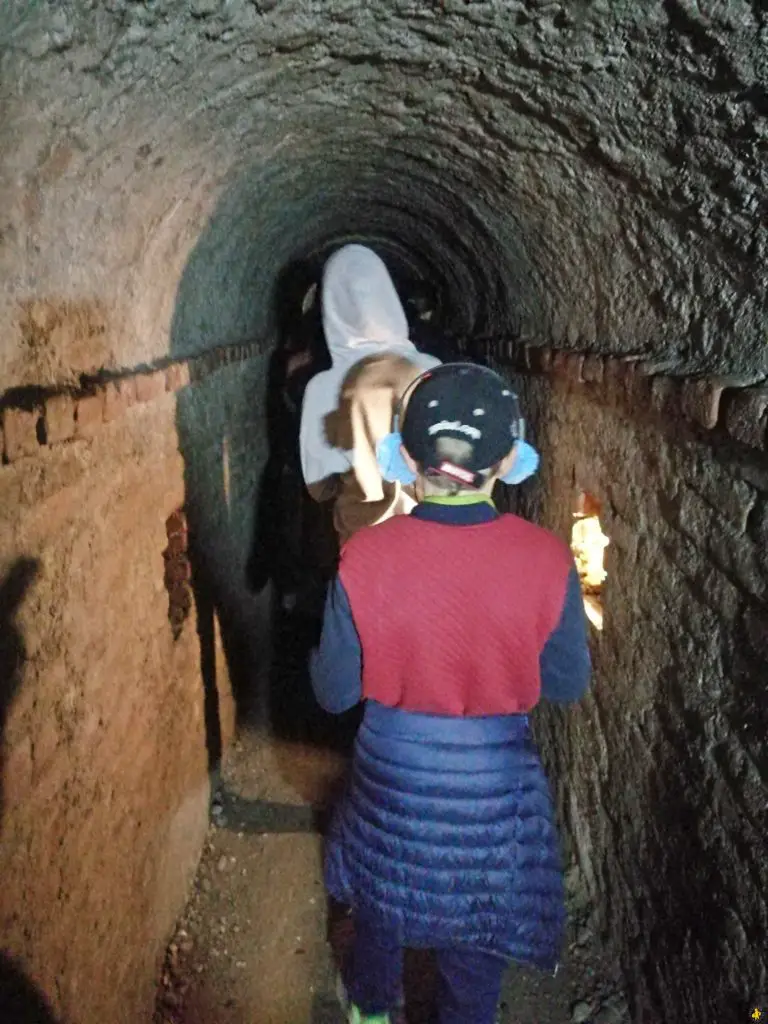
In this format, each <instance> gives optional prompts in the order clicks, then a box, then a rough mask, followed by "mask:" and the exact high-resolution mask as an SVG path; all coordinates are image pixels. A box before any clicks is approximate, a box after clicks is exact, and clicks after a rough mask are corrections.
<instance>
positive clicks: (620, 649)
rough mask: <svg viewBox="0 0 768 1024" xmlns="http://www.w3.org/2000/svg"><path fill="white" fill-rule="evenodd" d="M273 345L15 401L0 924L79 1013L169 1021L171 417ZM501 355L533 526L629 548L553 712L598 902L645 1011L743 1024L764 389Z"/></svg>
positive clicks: (174, 765)
mask: <svg viewBox="0 0 768 1024" xmlns="http://www.w3.org/2000/svg"><path fill="white" fill-rule="evenodd" d="M476 354H480V353H476ZM262 355H263V353H262V352H261V348H260V346H258V345H253V346H234V347H230V348H225V349H221V350H214V351H212V352H210V353H208V354H207V355H206V356H204V357H200V358H198V359H191V360H182V361H176V362H171V363H170V364H168V365H166V366H164V367H161V368H155V369H152V368H149V369H145V370H143V371H141V372H138V373H134V374H124V375H122V376H121V377H118V378H115V379H111V380H103V381H101V382H94V383H92V384H91V385H90V386H87V387H86V388H85V389H83V390H81V391H79V392H65V393H56V392H54V391H48V392H39V393H37V394H36V395H32V396H30V394H29V393H28V392H25V393H24V405H25V406H26V407H25V408H21V407H20V406H19V404H18V402H15V403H14V395H13V394H11V395H8V396H6V399H5V409H4V410H3V418H2V427H3V432H2V441H3V457H4V465H3V466H2V469H1V470H0V487H1V488H2V493H3V503H2V508H3V510H4V513H5V519H6V522H7V524H8V527H9V528H8V529H6V530H4V531H3V533H2V536H3V538H4V539H5V550H4V551H3V553H2V559H3V564H4V565H6V566H8V567H9V569H8V571H7V572H6V575H5V580H6V583H4V584H3V586H4V588H6V587H7V585H8V584H7V580H8V579H13V578H14V577H15V578H17V579H19V580H21V584H20V585H19V584H18V583H17V584H16V585H15V587H11V589H10V591H9V593H10V594H11V597H12V598H13V600H12V601H11V600H9V598H8V593H6V594H5V595H4V601H3V612H4V616H5V621H4V627H5V629H6V630H8V629H9V627H12V630H13V632H14V634H15V636H16V640H17V647H16V649H15V651H14V652H13V653H15V655H16V657H17V660H18V663H19V665H18V671H17V677H16V678H15V679H14V680H13V689H14V691H15V692H14V694H6V695H5V699H4V702H3V703H4V708H5V710H6V711H7V712H8V713H7V715H6V716H5V720H4V729H3V745H2V757H3V779H4V792H3V819H2V826H3V846H2V851H3V852H2V858H3V877H4V879H6V880H8V881H9V883H10V884H5V885H4V886H3V889H2V894H3V895H2V897H0V914H2V924H3V935H4V939H5V943H6V945H7V946H8V947H9V948H12V949H14V951H15V952H16V953H20V954H22V955H23V956H24V959H25V961H26V963H27V964H28V965H29V966H30V968H31V970H32V973H33V976H34V978H35V980H36V981H37V982H38V983H39V985H40V987H41V988H42V989H43V991H45V992H46V993H47V994H48V995H49V997H50V998H51V1000H52V1002H53V1004H54V1006H55V1007H56V1009H57V1010H58V1011H59V1012H61V1014H62V1016H63V1018H64V1019H74V1020H77V1019H82V1020H87V1021H90V1020H95V1019H104V1018H106V1019H110V1020H114V1021H118V1022H122V1021H125V1022H126V1024H128V1022H130V1021H135V1020H138V1019H142V1015H146V1014H147V1013H148V1008H149V1007H150V1006H151V1002H152V997H153V981H154V977H155V967H156V960H157V956H158V954H159V953H160V951H161V950H162V947H163V942H164V939H165V937H166V935H167V933H168V930H169V928H170V927H171V924H172V922H173V920H174V918H175V915H176V914H177V912H178V910H179V909H180V907H181V905H182V904H183V901H184V898H185V894H186V891H187V887H188V884H189V882H190V879H191V876H192V874H193V872H194V868H195V865H196V862H197V857H198V854H199V850H200V846H201V843H202V838H203V835H204V832H205V828H206V823H207V796H208V768H209V761H208V751H207V749H206V743H207V740H208V741H209V740H210V737H207V735H206V723H205V721H204V719H205V714H204V705H205V700H204V692H203V681H202V680H201V675H200V668H201V661H200V646H199V643H198V636H197V632H196V628H195V626H196V623H195V614H194V612H195V610H194V608H192V609H191V614H190V615H189V616H187V617H186V618H185V617H184V616H182V618H181V619H179V618H178V610H179V608H180V607H182V608H184V609H185V610H186V608H187V607H188V603H186V604H185V600H184V594H185V593H186V591H185V588H186V587H187V585H188V581H187V579H186V573H185V571H184V559H183V558H179V555H180V554H182V553H183V551H184V541H183V533H184V531H183V529H182V530H181V532H180V531H179V529H178V527H179V522H180V519H181V517H180V516H179V514H178V512H177V509H178V508H179V506H180V505H182V504H183V502H184V498H185V474H184V467H183V465H182V458H181V456H180V453H179V450H178V447H179V432H178V427H177V418H178V408H177V400H178V399H180V398H183V397H184V396H187V397H188V399H191V398H192V397H193V394H194V392H195V391H197V393H198V395H200V394H201V393H202V392H203V391H204V389H205V388H206V387H215V388H220V387H221V379H220V378H221V376H222V374H227V373H235V374H237V375H238V376H240V377H242V375H243V374H244V373H246V372H247V369H248V365H249V364H250V363H252V362H256V363H258V362H259V360H260V359H261V358H262ZM485 355H486V357H488V358H491V359H492V360H493V361H495V362H497V363H500V364H501V365H502V366H503V367H505V368H507V369H510V370H512V371H515V372H517V373H518V374H520V376H521V386H522V389H523V392H524V394H525V404H526V408H527V412H528V416H529V420H530V422H531V424H532V427H533V430H534V433H535V440H536V443H537V444H539V446H540V447H541V450H542V453H543V466H542V473H541V476H540V478H539V480H538V481H537V482H536V483H535V484H533V485H532V486H529V488H528V489H527V493H526V494H525V499H526V500H525V504H526V505H527V507H528V512H529V513H530V514H532V515H533V516H534V517H535V518H537V519H539V520H540V521H542V522H544V523H546V524H548V525H550V526H551V527H552V528H554V529H556V530H557V531H558V532H560V533H561V534H562V535H563V536H565V537H567V536H569V534H570V527H571V525H572V510H573V509H574V507H575V502H576V498H577V495H578V493H580V492H581V491H586V492H588V493H589V494H591V495H593V496H594V497H595V498H597V499H598V501H599V502H600V503H601V519H602V525H603V528H604V530H605V531H606V532H607V534H608V536H609V537H610V545H609V547H608V556H607V569H608V579H607V582H606V584H605V586H604V588H603V593H602V600H603V606H604V613H605V622H604V630H603V631H602V632H601V633H594V632H593V634H592V640H593V649H594V658H595V682H594V687H593V690H592V693H591V694H590V696H589V697H588V699H587V700H586V701H585V702H584V703H583V704H582V705H581V706H580V707H579V708H578V709H576V710H569V711H567V712H565V713H562V712H559V711H557V710H544V709H541V710H540V712H539V713H538V715H537V726H536V727H537V732H538V734H539V739H540V742H541V743H542V747H543V751H544V754H545V757H546V759H547V762H548V765H549V768H550V771H551V773H552V776H553V779H554V781H555V786H556V791H557V801H558V807H559V813H560V817H561V820H562V821H563V823H564V824H565V826H566V836H567V848H568V852H569V854H570V857H571V859H572V861H573V863H574V864H575V869H574V870H575V872H576V875H577V884H578V885H580V886H581V888H582V889H583V891H584V893H585V894H587V895H588V896H589V897H590V899H591V900H592V901H594V903H595V904H596V906H597V907H598V908H599V909H600V911H601V915H602V924H603V927H604V937H605V940H606V941H607V942H610V943H611V945H612V946H613V948H616V949H619V950H621V951H622V955H623V961H624V968H625V970H626V972H627V977H628V979H629V982H630V992H631V995H632V999H633V1002H634V1009H635V1019H636V1020H638V1021H649V1022H655V1021H662V1020H669V1019H672V1018H673V1017H674V1018H676V1019H678V1020H681V1021H683V1022H688V1021H691V1022H693V1021H695V1020H698V1021H701V1020H716V1019H722V1020H728V1019H731V1018H732V1017H733V1015H734V1009H735V1008H742V1009H743V1008H744V1007H746V1003H747V1001H748V1000H749V998H750V994H751V993H757V992H759V991H761V990H763V989H764V986H765V964H764V960H763V957H762V953H761V948H762V947H761V942H760V936H761V935H763V934H764V933H765V927H766V923H767V921H766V917H767V909H766V901H765V891H766V888H765V883H766V880H767V879H766V863H768V859H766V857H765V834H766V833H765V817H766V815H765V796H764V793H765V779H764V755H763V754H762V752H761V746H760V745H761V743H762V741H763V738H764V735H765V724H766V723H765V707H764V703H763V702H761V692H760V682H759V681H760V679H761V678H764V673H765V670H766V665H768V619H767V618H766V613H765V600H766V578H767V577H768V555H766V551H768V462H767V461H766V453H767V452H768V435H767V434H766V430H767V429H768V428H767V424H766V417H767V414H768V390H766V387H765V386H764V385H763V384H757V385H753V386H750V385H749V382H748V381H746V380H745V379H726V378H721V377H712V378H701V379H695V380H682V379H678V378H674V377H670V376H666V375H664V374H662V373H659V372H658V368H655V367H653V366H652V365H651V366H649V365H648V364H646V363H642V362H639V361H633V360H623V359H612V358H608V359H605V358H602V357H599V356H594V355H588V356H586V357H585V356H584V355H580V354H578V353H574V352H568V353H566V352H554V353H552V352H550V350H548V349H546V348H542V347H533V346H530V345H529V346H523V345H521V344H520V343H518V342H510V343H509V344H507V345H504V346H498V345H497V346H494V347H492V348H489V350H488V351H487V352H486V353H485ZM203 397H204V395H203ZM20 508H21V509H23V510H24V511H23V513H22V514H21V515H19V514H18V510H19V509H20ZM9 513H10V514H9ZM180 536H181V539H180ZM18 551H33V552H35V553H36V554H35V558H34V560H27V561H24V560H21V559H18V560H16V561H14V557H13V556H14V552H18ZM116 552H117V553H116ZM174 566H175V568H174ZM5 653H8V652H7V651H6V652H5ZM216 654H217V658H216V660H217V664H218V667H219V671H218V677H217V682H218V694H217V704H218V706H219V709H220V719H219V728H220V729H221V733H222V739H223V741H224V742H226V740H227V738H228V736H230V735H231V732H232V728H233V721H234V714H233V707H232V701H231V693H230V686H229V679H228V676H227V674H226V661H225V657H224V650H223V645H222V644H221V642H220V641H219V643H218V644H217V652H216ZM22 655H23V661H22ZM16 692H18V699H16V700H14V701H13V702H10V703H9V700H8V698H9V697H12V696H15V695H16ZM41 863H44V864H47V865H50V870H47V871H42V872H41V871H40V870H39V865H40V864H41ZM52 907H54V908H56V912H55V913H51V908H52ZM702 922H707V928H706V929H705V928H703V927H702ZM104 962H109V963H118V964H119V965H120V967H119V968H118V969H116V970H115V971H109V972H104V971H103V970H102V969H101V965H102V964H103V963H104ZM95 976H98V980H97V981H96V982H94V977H95ZM744 1012H746V1010H744Z"/></svg>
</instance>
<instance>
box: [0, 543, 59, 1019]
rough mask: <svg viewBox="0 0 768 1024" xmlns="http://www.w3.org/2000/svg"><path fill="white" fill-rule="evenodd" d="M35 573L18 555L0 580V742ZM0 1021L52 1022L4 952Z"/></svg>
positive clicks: (33, 564) (17, 679)
mask: <svg viewBox="0 0 768 1024" xmlns="http://www.w3.org/2000/svg"><path fill="white" fill-rule="evenodd" d="M37 572H38V563H37V561H36V560H35V559H34V558H20V559H18V560H17V561H16V562H15V563H14V565H13V567H12V568H11V569H10V571H9V572H8V573H7V574H6V576H5V577H4V578H3V580H2V582H0V742H2V739H3V736H4V733H5V725H6V722H7V720H8V714H9V712H10V709H11V706H12V704H13V701H14V699H15V697H16V693H17V691H18V689H19V686H20V684H21V675H22V673H21V668H22V665H23V663H24V660H25V658H26V647H25V644H24V637H23V636H22V634H21V632H20V630H19V629H18V628H17V626H16V623H15V619H16V613H17V611H18V609H19V607H20V606H21V603H22V601H23V600H24V597H25V595H26V593H27V590H28V589H29V588H30V586H31V585H32V583H33V582H34V579H35V577H36V575H37ZM0 750H2V747H0ZM4 769H5V765H4V758H3V757H2V755H1V754H0V836H1V835H2V814H3V789H2V783H3V781H4V774H2V773H4ZM0 1020H1V1021H8V1022H9V1024H11V1022H13V1024H56V1018H55V1017H54V1015H53V1013H52V1011H51V1009H50V1007H49V1006H48V1003H47V1002H46V1000H45V998H44V996H43V995H42V994H41V993H40V992H39V991H38V989H37V987H36V986H35V985H34V984H33V983H32V982H31V981H30V980H29V979H28V978H27V976H26V975H25V973H24V970H23V969H22V967H21V965H20V964H19V963H18V962H17V961H16V960H15V959H14V957H13V956H11V954H10V953H8V952H6V951H0Z"/></svg>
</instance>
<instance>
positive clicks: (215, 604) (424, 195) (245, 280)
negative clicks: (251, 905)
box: [170, 156, 535, 766]
mask: <svg viewBox="0 0 768 1024" xmlns="http://www.w3.org/2000/svg"><path fill="white" fill-rule="evenodd" d="M380 159H381V166H376V165H375V164H374V165H373V166H371V165H362V166H361V165H359V164H357V163H355V162H354V161H353V162H349V161H348V160H346V159H338V158H337V161H336V162H335V164H334V163H330V164H329V162H327V161H324V162H323V165H322V181H323V183H324V184H323V185H316V186H315V187H314V188H313V187H312V186H310V185H309V184H308V179H307V177H306V173H307V172H306V169H305V170H304V174H303V176H302V177H301V178H294V176H293V172H292V169H291V168H287V169H286V173H285V174H284V175H282V176H281V175H280V174H279V172H278V171H277V170H276V169H273V170H272V171H271V173H270V175H269V176H266V177H265V176H264V175H263V173H262V175H261V176H260V177H259V176H257V177H255V178H251V177H250V176H249V175H248V174H245V175H243V177H242V178H241V179H240V180H239V181H237V182H236V183H235V184H234V185H233V186H232V187H231V188H230V190H229V192H228V193H227V195H226V196H225V197H224V198H223V199H222V201H221V202H220V203H219V206H218V208H217V210H216V212H215V213H214V214H213V216H212V217H211V219H210V221H209V223H208V225H207V227H206V228H205V230H204V231H203V232H202V233H201V235H200V239H199V241H198V243H197V245H196V246H195V249H194V251H193V252H192V254H191V256H190V258H189V260H188V262H187V267H186V269H185V272H184V274H183V276H182V280H181V283H180V286H179V290H178V295H177V300H176V308H175V311H174V317H173V327H172V331H171V347H170V354H171V355H172V356H173V357H174V358H178V357H182V356H187V355H189V354H191V353H194V352H195V351H199V350H203V349H206V348H210V347H211V346H215V345H218V344H222V343H227V342H230V341H234V342H239V341H243V340H249V339H250V338H251V337H252V336H253V335H256V336H257V337H260V338H261V339H262V340H263V344H264V354H263V357H262V358H261V360H259V361H256V362H255V363H254V364H253V365H250V366H248V367H246V368H245V369H244V371H242V372H241V371H239V370H238V371H235V370H227V371H223V372H222V373H220V374H218V375H217V376H216V378H215V379H214V380H211V381H210V382H204V383H203V384H202V385H199V386H197V387H196V388H195V389H194V390H190V391H189V393H182V394H181V395H180V396H179V402H178V407H177V424H178V430H179V440H180V450H181V453H182V456H183V458H184V465H185V489H186V497H185V511H186V515H187V520H188V523H189V534H190V541H189V544H190V558H191V562H192V571H193V585H194V592H195V599H196V603H197V621H198V632H199V636H200V645H201V665H202V666H203V676H204V678H205V680H206V681H205V689H206V694H207V696H206V705H207V707H208V731H209V753H210V759H211V763H212V765H213V766H216V765H218V762H219V760H220V756H221V739H220V733H221V729H222V723H221V721H220V720H219V716H218V715H217V713H216V710H215V708H216V704H217V699H218V697H217V695H218V691H219V685H220V679H219V675H221V673H222V672H223V673H224V674H225V675H227V676H228V677H229V682H230V684H231V689H232V695H233V699H234V703H235V708H236V717H237V720H238V721H239V722H241V723H243V722H249V723H250V724H251V725H252V726H254V727H264V726H266V725H267V723H271V727H272V728H274V729H276V730H277V733H278V734H280V735H285V736H290V735H292V736H294V737H298V736H301V735H305V734H306V732H307V729H309V730H310V731H312V730H314V732H315V733H316V735H317V739H318V741H322V740H323V737H325V738H326V739H327V738H328V736H329V735H331V734H333V733H334V731H335V729H336V726H335V724H334V723H333V722H332V721H331V720H330V718H329V716H324V715H323V713H322V712H320V710H319V708H317V706H316V705H315V704H314V699H313V698H312V697H311V694H310V693H309V687H308V680H307V676H306V655H307V651H308V649H309V647H310V646H311V645H312V644H313V643H314V642H315V639H316V632H317V628H318V621H319V620H318V602H319V601H321V600H322V594H323V592H324V585H325V583H326V582H327V580H328V579H329V566H332V565H333V562H334V558H335V553H334V546H335V537H334V536H333V528H332V525H331V523H330V519H329V515H330V513H329V512H328V510H327V509H323V508H318V507H315V503H314V502H312V500H311V499H310V498H308V496H307V495H306V494H305V493H304V488H303V484H302V482H301V479H300V474H298V475H297V469H296V458H297V450H296V445H297V431H298V415H299V412H300V400H301V391H302V387H303V386H304V385H305V384H306V382H307V380H308V379H309V376H311V375H312V374H313V373H316V372H318V371H319V370H320V369H322V368H324V367H325V366H326V365H329V361H328V358H329V357H328V354H327V349H326V348H325V344H324V340H323V334H322V326H321V320H320V303H319V294H318V292H317V287H318V285H319V282H320V278H321V274H322V268H323V266H324V264H325V262H326V260H327V258H328V257H329V255H330V254H331V253H332V252H333V251H334V250H335V249H336V248H339V247H340V246H341V245H343V244H348V243H350V242H359V243H362V244H365V245H368V246H369V247H370V248H372V249H373V250H374V251H376V252H377V253H378V254H379V255H380V256H381V257H382V258H383V259H384V261H385V263H386V264H387V266H388V268H389V270H390V273H391V275H392V278H393V281H394V282H395V285H396V287H397V288H398V291H399V294H400V296H401V301H402V303H403V306H404V309H405V310H406V315H407V316H408V318H409V325H410V327H411V333H412V340H413V341H414V342H415V343H416V344H417V345H418V346H419V347H421V348H422V349H423V350H424V351H426V352H429V353H431V354H434V355H436V356H438V358H441V359H443V360H445V359H448V358H458V357H460V356H461V354H462V353H465V354H466V353H468V354H469V355H470V356H473V357H474V358H477V357H476V356H474V354H473V339H474V338H479V339H487V338H488V337H489V336H493V335H496V334H501V335H503V336H504V337H506V338H513V337H515V336H518V335H519V333H520V331H521V329H522V323H523V321H524V319H525V317H526V315H527V317H528V320H529V321H530V319H531V317H534V316H535V301H534V299H533V298H532V297H531V283H532V280H533V277H532V274H531V271H530V268H529V267H527V265H526V258H525V256H524V254H523V253H522V251H518V252H517V253H516V252H515V249H514V247H510V244H509V242H508V241H507V244H506V245H505V246H502V245H501V244H500V243H499V241H498V240H497V239H496V238H495V237H494V235H493V233H492V232H491V230H490V223H491V219H489V218H490V215H489V214H488V213H487V212H483V207H482V203H478V201H477V200H476V199H475V200H473V202H472V203H471V204H469V203H468V202H467V201H466V200H465V198H464V195H463V193H462V192H461V191H460V188H461V182H459V181H456V182H453V183H452V182H451V178H450V175H449V174H448V173H447V172H446V173H445V176H444V177H443V178H442V179H441V180H440V181H437V180H436V179H434V178H432V177H430V176H428V175H426V174H424V173H423V172H422V170H420V168H419V164H418V161H414V162H413V166H411V167H409V166H408V163H407V162H406V163H403V162H402V160H403V158H402V157H401V158H400V161H401V162H400V163H398V162H397V161H396V160H395V158H394V157H392V156H387V157H386V158H380ZM342 224H343V230H342V229H341V225H342ZM230 269H232V270H234V273H233V276H235V277H236V278H237V281H238V290H237V291H235V290H234V286H233V285H232V284H231V283H227V284H226V285H225V289H226V290H227V292H228V298H229V305H225V304H224V303H223V302H222V301H220V300H217V299H216V297H212V291H213V290H214V289H215V288H216V286H217V285H218V286H219V287H221V284H220V282H221V280H222V275H224V276H226V275H227V273H228V271H229V270H230ZM313 286H314V288H315V293H314V298H313V300H312V301H311V302H310V303H309V307H308V308H307V309H306V310H303V309H302V305H303V303H304V300H305V299H306V298H307V295H308V293H309V292H310V289H312V288H313ZM526 296H527V298H526ZM425 313H426V314H427V316H425V315H424V314H425ZM302 352H308V353H309V356H310V359H311V362H309V363H307V364H306V365H304V366H299V369H298V372H297V373H295V374H294V376H293V383H292V384H291V385H290V386H289V388H288V393H287V396H286V391H285V373H286V367H287V366H288V365H290V361H291V359H295V358H296V357H298V356H300V354H301V353H302ZM299 362H300V360H299ZM291 391H293V393H291ZM284 396H286V397H287V402H288V406H289V408H286V401H285V400H284ZM225 477H226V480H227V487H228V490H229V493H228V494H225ZM286 508H287V509H289V510H290V511H289V512H288V513H287V514H286ZM233 517H236V519H237V522H236V523H235V522H234V520H233ZM297 519H298V520H299V521H302V520H303V521H304V522H305V525H306V527H307V528H308V532H307V529H305V530H304V537H305V539H304V540H302V539H301V538H300V536H299V526H298V522H297V521H296V520H297ZM307 537H309V538H310V539H309V540H307V539H306V538H307ZM270 580H271V581H272V583H273V588H272V590H270V588H269V587H268V586H267V582H268V581H270ZM272 591H277V593H273V592H272ZM286 591H287V592H290V593H291V595H292V597H291V598H289V600H290V599H292V600H297V599H298V602H299V607H298V610H295V609H287V608H286V607H284V605H283V600H282V593H281V592H286ZM296 594H298V598H296ZM217 629H218V630H220V634H221V641H222V645H223V652H224V657H225V662H226V663H225V664H224V665H221V664H220V665H219V666H218V669H217V664H216V655H215V653H214V648H215V646H216V631H217ZM286 630H287V632H286ZM217 671H218V673H219V675H217ZM289 680H290V681H289ZM267 694H268V695H269V696H267ZM292 701H294V702H296V707H295V709H294V708H293V705H292V703H291V702H292ZM351 721H352V728H353V727H354V721H355V716H354V715H353V716H351ZM329 729H330V734H329V732H328V730H329ZM341 733H342V734H343V735H344V736H345V737H348V736H349V729H348V728H346V726H345V725H343V726H342V729H341ZM345 742H346V741H345Z"/></svg>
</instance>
